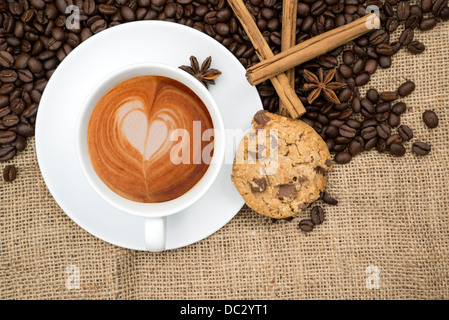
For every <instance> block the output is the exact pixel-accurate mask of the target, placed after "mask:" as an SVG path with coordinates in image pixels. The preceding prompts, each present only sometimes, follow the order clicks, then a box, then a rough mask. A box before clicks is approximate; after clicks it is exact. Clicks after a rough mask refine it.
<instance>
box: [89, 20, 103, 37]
mask: <svg viewBox="0 0 449 320" xmlns="http://www.w3.org/2000/svg"><path fill="white" fill-rule="evenodd" d="M106 27H107V23H106V21H105V20H103V19H99V20H97V21H95V22H94V23H93V24H92V25H91V26H90V30H91V31H92V32H93V33H94V34H97V33H99V32H101V31H103V30H105V29H106Z"/></svg>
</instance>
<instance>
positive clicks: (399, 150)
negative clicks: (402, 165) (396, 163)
mask: <svg viewBox="0 0 449 320" xmlns="http://www.w3.org/2000/svg"><path fill="white" fill-rule="evenodd" d="M390 153H391V154H392V155H394V156H396V157H402V156H403V155H404V154H405V147H404V146H403V145H402V143H398V142H393V143H391V144H390Z"/></svg>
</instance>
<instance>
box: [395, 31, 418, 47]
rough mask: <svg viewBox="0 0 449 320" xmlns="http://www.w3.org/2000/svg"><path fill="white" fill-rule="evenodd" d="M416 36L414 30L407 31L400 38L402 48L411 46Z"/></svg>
mask: <svg viewBox="0 0 449 320" xmlns="http://www.w3.org/2000/svg"><path fill="white" fill-rule="evenodd" d="M414 36H415V32H414V31H413V29H410V28H409V29H405V30H404V31H403V32H402V34H401V36H400V37H399V43H400V44H401V45H402V46H407V45H409V44H410V42H412V40H413V38H414Z"/></svg>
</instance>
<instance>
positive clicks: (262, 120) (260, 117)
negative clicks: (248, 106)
mask: <svg viewBox="0 0 449 320" xmlns="http://www.w3.org/2000/svg"><path fill="white" fill-rule="evenodd" d="M266 113H267V112H266V111H265V110H259V111H257V113H256V114H255V115H254V121H255V122H256V123H258V124H260V125H262V126H263V125H264V124H266V123H267V122H268V121H270V120H271V119H270V118H269V117H267V116H266Z"/></svg>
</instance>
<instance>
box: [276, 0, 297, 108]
mask: <svg viewBox="0 0 449 320" xmlns="http://www.w3.org/2000/svg"><path fill="white" fill-rule="evenodd" d="M297 10H298V0H284V2H283V6H282V31H281V50H282V51H285V50H288V49H290V48H291V47H293V46H295V44H296V16H297ZM285 74H286V75H287V78H288V81H289V83H290V86H291V87H292V88H293V89H294V88H295V68H292V69H289V70H287V71H286V72H285ZM279 113H280V114H281V115H282V116H287V113H288V111H287V108H286V106H285V105H284V102H282V101H279Z"/></svg>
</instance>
